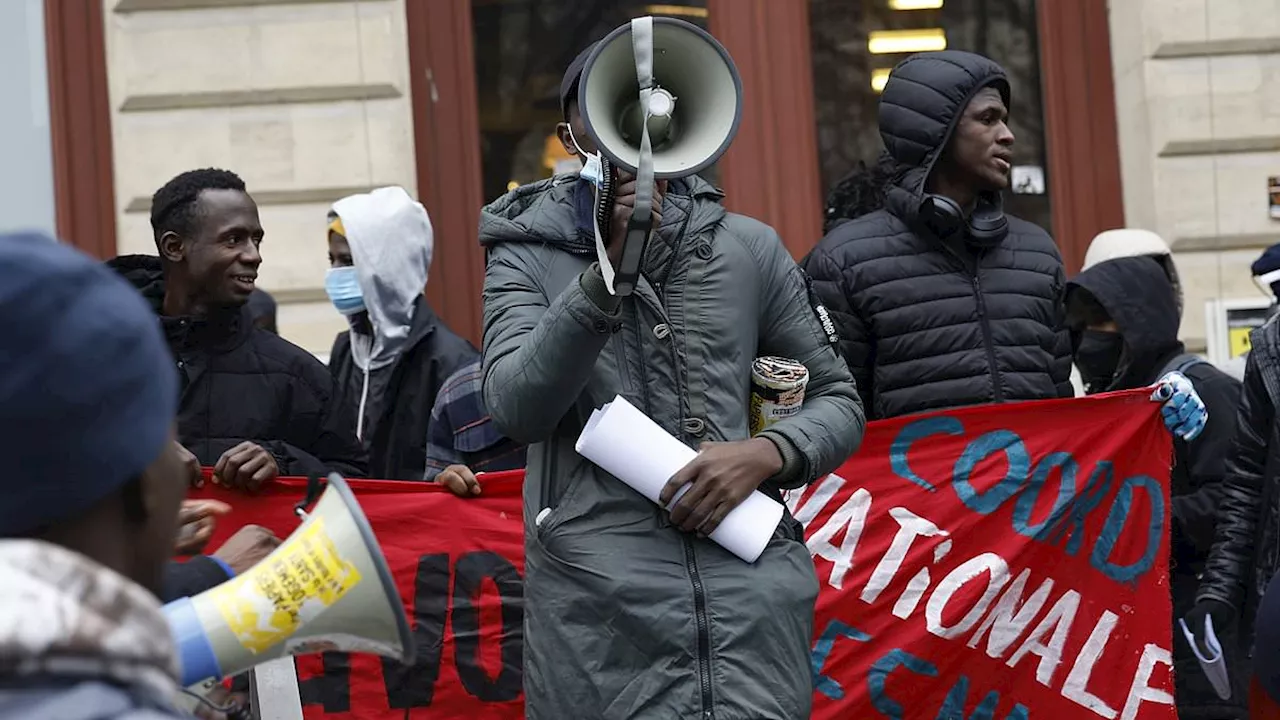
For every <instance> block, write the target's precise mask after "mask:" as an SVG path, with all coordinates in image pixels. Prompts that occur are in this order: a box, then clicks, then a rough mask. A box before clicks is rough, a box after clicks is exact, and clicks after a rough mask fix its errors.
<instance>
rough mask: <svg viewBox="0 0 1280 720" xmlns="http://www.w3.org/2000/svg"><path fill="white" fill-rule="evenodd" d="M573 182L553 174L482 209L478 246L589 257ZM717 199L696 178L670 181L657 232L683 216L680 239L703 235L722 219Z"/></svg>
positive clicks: (591, 245)
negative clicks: (543, 247) (531, 245)
mask: <svg viewBox="0 0 1280 720" xmlns="http://www.w3.org/2000/svg"><path fill="white" fill-rule="evenodd" d="M577 181H578V176H577V175H576V174H572V175H557V176H556V177H553V178H548V179H546V180H541V181H539V182H536V183H531V184H529V185H522V186H521V187H518V188H516V189H515V190H512V191H511V192H509V193H507V194H506V195H503V196H502V197H500V198H498V199H497V200H495V201H493V202H492V203H490V204H489V205H486V206H485V207H484V208H482V209H481V210H480V243H481V244H482V245H485V246H491V245H497V244H498V243H503V242H538V243H549V244H552V245H556V246H558V247H561V248H563V249H564V250H565V251H567V252H572V253H577V254H591V255H594V254H595V238H594V237H584V236H583V235H584V234H580V233H579V232H578V209H577V205H576V197H575V195H576V188H577V186H578V182H577ZM723 198H724V193H722V192H721V191H720V190H718V189H716V188H714V187H712V186H711V184H710V183H708V182H707V181H705V180H703V179H702V178H700V177H698V176H696V175H694V176H692V177H687V178H681V179H677V180H672V181H671V183H670V185H668V188H667V195H666V197H665V198H664V201H663V212H662V224H661V225H660V226H659V227H658V230H659V231H660V232H661V231H664V230H670V229H671V228H674V227H676V226H677V225H681V224H684V219H685V217H686V215H687V217H688V225H687V227H686V228H685V230H684V232H685V234H686V235H689V234H696V233H698V232H702V231H705V230H708V229H710V228H712V227H713V226H715V225H716V224H718V223H719V222H720V221H721V220H722V219H724V216H725V210H724V207H723V206H722V205H720V200H721V199H723ZM668 208H672V209H673V210H675V211H674V212H668Z"/></svg>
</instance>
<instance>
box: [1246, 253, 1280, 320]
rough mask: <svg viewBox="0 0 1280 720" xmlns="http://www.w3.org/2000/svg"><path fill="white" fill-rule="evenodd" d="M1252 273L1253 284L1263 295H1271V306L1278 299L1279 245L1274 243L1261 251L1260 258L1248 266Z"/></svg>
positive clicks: (1279, 289)
mask: <svg viewBox="0 0 1280 720" xmlns="http://www.w3.org/2000/svg"><path fill="white" fill-rule="evenodd" d="M1249 270H1250V271H1251V272H1252V273H1253V282H1254V283H1256V284H1257V286H1258V289H1259V290H1261V291H1262V292H1263V293H1264V294H1267V293H1269V294H1270V295H1271V304H1272V305H1275V304H1276V301H1277V299H1280V243H1276V244H1275V245H1272V246H1271V247H1269V248H1267V249H1266V250H1263V251H1262V255H1261V257H1259V258H1258V259H1257V260H1254V261H1253V265H1251V266H1249Z"/></svg>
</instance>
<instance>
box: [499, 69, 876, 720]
mask: <svg viewBox="0 0 1280 720" xmlns="http://www.w3.org/2000/svg"><path fill="white" fill-rule="evenodd" d="M576 84H577V83H576V74H575V73H574V72H573V70H572V68H571V72H570V73H569V75H568V76H567V77H566V87H568V88H569V90H570V92H568V93H566V92H564V91H562V108H563V109H564V110H565V115H566V120H567V121H568V123H570V124H571V129H572V131H573V132H572V137H570V135H569V130H570V125H568V124H566V125H562V126H561V137H562V139H564V140H565V141H566V146H567V149H569V150H570V151H571V152H574V153H575V154H577V150H578V148H579V147H580V146H581V145H584V144H585V141H586V135H585V132H584V131H583V128H582V125H581V120H580V117H579V116H578V114H577V109H576V102H575V101H574V98H573V96H572V92H571V91H572V89H573V88H574V87H576ZM574 138H576V142H575V141H574ZM587 151H588V152H589V151H590V149H588V150H587ZM619 182H620V183H621V185H622V186H621V187H620V188H619V191H618V197H617V200H616V201H615V208H614V213H613V222H612V224H611V227H612V228H614V229H616V228H618V227H622V228H623V229H625V225H626V221H627V219H628V218H629V216H630V213H629V211H630V207H629V204H630V202H632V198H631V197H630V196H631V195H632V194H633V193H634V187H635V183H634V181H628V180H627V178H625V177H623V178H621V179H620V181H619ZM664 189H665V197H664V198H663V200H662V205H661V220H660V222H656V227H657V231H656V232H655V233H654V235H653V238H652V239H651V240H650V242H649V246H648V250H647V252H646V256H645V259H644V262H643V265H642V273H643V277H642V278H641V280H640V282H639V283H638V285H637V288H636V292H635V294H634V295H632V296H630V297H628V298H626V299H620V298H617V297H614V296H612V295H611V294H610V293H609V291H608V290H607V288H606V285H605V281H604V279H603V277H602V275H601V272H600V268H599V265H598V264H597V263H595V262H593V260H594V259H595V247H594V231H593V229H592V222H593V220H592V189H591V186H590V185H589V183H587V182H586V181H583V180H581V179H580V178H578V177H577V176H572V175H570V176H558V177H555V178H552V179H550V180H546V181H542V182H539V183H535V184H533V185H529V186H525V187H521V188H518V189H516V190H514V191H512V192H511V193H509V194H507V195H506V196H504V197H502V198H500V199H499V200H497V201H496V202H494V203H493V204H492V205H490V206H488V207H486V208H485V209H484V211H483V213H482V216H481V227H480V235H481V241H482V242H483V243H484V244H485V246H486V248H487V250H488V268H487V271H486V275H485V285H484V318H485V323H484V326H485V331H484V374H485V377H484V398H485V403H486V406H487V407H488V409H489V412H490V414H491V415H492V417H493V420H494V422H495V423H496V424H497V426H498V427H499V428H500V429H501V430H502V431H503V432H504V433H505V434H506V435H507V436H509V437H511V438H514V439H516V440H519V441H523V442H528V443H531V444H532V446H531V447H530V449H529V463H528V471H527V472H528V475H527V479H526V483H525V491H524V523H525V573H526V574H525V606H524V607H525V636H524V642H525V644H524V653H525V654H524V660H525V675H524V689H525V701H526V713H527V716H528V717H529V718H530V719H531V720H561V719H563V718H661V719H662V720H669V719H670V718H692V717H697V718H706V719H710V718H715V720H745V719H746V718H751V719H752V720H795V719H796V718H805V717H808V716H809V711H810V701H811V696H812V693H813V681H812V677H811V670H810V665H811V663H810V653H809V647H810V640H811V636H812V631H813V605H814V601H815V599H816V596H817V592H818V583H817V578H816V575H815V573H814V568H813V562H812V559H811V558H810V556H809V552H808V550H807V549H806V548H805V545H804V542H803V537H802V534H801V529H800V526H799V524H798V523H796V522H795V521H794V520H793V519H791V518H790V517H789V516H787V517H784V519H783V521H782V522H781V523H780V524H779V526H778V528H776V530H775V531H774V537H773V539H772V540H770V542H769V544H768V546H767V548H766V549H765V551H764V553H763V554H762V555H761V556H760V558H759V560H757V561H756V562H755V563H754V564H747V563H745V562H743V561H742V560H740V559H738V558H737V557H736V556H734V555H731V554H730V553H729V552H728V551H726V550H724V549H722V548H721V547H720V546H718V545H716V544H714V543H713V542H711V541H709V540H706V539H705V538H704V537H702V536H703V535H706V534H709V533H710V531H711V529H712V528H713V527H714V526H715V524H716V523H717V522H718V520H719V519H720V518H722V517H723V514H724V513H726V512H728V510H730V509H732V508H733V507H734V506H735V505H736V504H737V503H739V502H741V501H742V499H743V498H745V497H746V496H747V495H748V494H749V493H750V492H751V491H754V490H756V489H757V487H758V488H759V489H760V490H761V491H763V492H766V493H767V494H769V495H772V496H773V497H775V498H777V497H779V495H780V489H781V488H793V487H798V486H802V485H804V484H805V483H809V482H812V481H813V480H814V479H815V478H817V477H819V476H822V475H824V474H825V473H827V472H828V471H830V470H832V469H833V468H835V467H836V466H837V465H838V464H840V463H841V462H843V461H844V460H845V459H846V458H848V457H849V455H850V454H851V453H852V452H853V451H854V450H855V449H856V448H857V446H858V444H859V442H860V441H861V439H862V434H863V428H864V419H863V414H862V408H861V404H860V402H859V400H858V396H857V393H856V392H855V390H854V386H853V382H852V379H851V377H850V375H849V372H848V369H847V368H846V367H845V364H844V362H843V361H841V359H840V358H839V356H838V355H837V354H836V352H835V349H834V347H833V346H832V345H831V344H830V343H829V341H828V337H827V336H826V335H825V334H824V332H823V329H822V327H821V325H820V323H819V321H818V318H817V315H816V314H815V311H814V308H813V306H812V305H811V303H810V296H809V294H808V293H807V284H806V281H805V278H804V275H803V273H802V272H801V271H800V270H799V268H798V267H797V266H796V264H795V263H794V262H793V261H792V259H791V257H790V256H789V255H788V254H787V251H786V250H785V248H783V246H782V243H781V242H780V241H779V239H778V236H777V234H776V233H775V232H774V231H773V230H772V229H771V228H769V227H768V226H766V225H764V224H762V223H759V222H757V221H755V220H751V219H749V218H746V217H742V216H739V215H734V214H732V213H726V212H725V210H724V208H723V207H721V205H720V203H719V201H720V199H721V197H722V196H721V194H720V193H719V191H717V190H715V189H713V188H712V187H711V186H710V185H708V184H707V183H705V182H703V181H702V180H700V179H698V178H696V177H693V178H689V179H688V180H678V181H677V180H673V181H671V183H670V185H669V186H665V187H664V186H663V185H662V184H660V187H659V188H658V190H659V192H660V193H661V191H662V190H664ZM655 221H656V218H655ZM620 239H621V238H620V237H619V236H618V234H617V233H611V237H610V240H609V244H610V251H611V253H610V255H611V257H613V258H616V257H617V255H616V253H617V250H618V245H619V241H620ZM615 262H616V260H615ZM762 355H780V356H786V357H789V358H794V359H796V360H798V361H800V362H803V363H804V364H805V366H806V367H807V368H808V371H809V384H808V387H807V392H806V395H805V401H804V406H803V408H802V409H801V410H800V411H799V412H798V413H797V414H796V415H794V416H792V417H790V418H787V419H785V420H782V421H780V422H778V423H777V424H775V425H773V426H772V427H771V428H769V429H767V430H765V431H764V432H762V433H760V434H758V435H757V436H756V437H755V438H753V439H748V430H747V419H748V408H747V406H748V395H749V385H750V375H751V371H750V366H751V362H752V360H753V359H754V358H756V357H758V356H762ZM616 395H622V396H623V397H625V398H627V400H629V401H630V402H632V403H633V404H634V405H635V406H636V407H638V408H639V409H641V410H642V411H643V412H645V413H646V414H647V415H648V416H649V417H651V418H653V419H654V421H656V422H657V423H658V424H659V425H661V426H662V427H663V428H665V429H666V430H667V431H668V432H670V433H672V434H673V435H675V436H676V437H678V438H679V439H681V440H682V441H684V442H685V443H687V444H689V445H691V446H694V447H700V453H699V456H698V459H696V460H694V461H693V463H691V465H690V466H689V468H687V469H686V470H685V471H682V473H681V474H680V476H681V477H686V476H687V477H690V478H692V488H691V490H690V491H689V492H688V493H687V494H686V496H685V498H689V497H690V496H695V495H696V496H697V497H698V498H701V502H695V503H685V500H684V499H682V500H681V503H678V504H677V506H676V507H675V508H674V509H673V511H672V512H671V513H670V515H669V514H668V513H667V512H666V511H665V510H662V509H661V508H659V507H658V506H656V505H654V504H653V503H651V502H650V501H649V500H647V499H645V498H644V497H642V496H641V495H639V494H638V493H636V492H634V491H632V490H631V489H630V488H628V487H627V486H626V485H625V484H623V483H622V481H620V480H618V479H617V478H615V477H613V476H611V475H609V474H608V473H606V472H605V471H603V470H601V469H600V468H598V467H596V466H595V465H594V464H592V463H591V462H589V461H587V460H586V459H584V458H583V457H581V456H579V455H578V454H577V453H576V452H575V451H574V441H575V440H576V439H577V437H578V435H579V433H580V432H581V431H582V428H583V426H584V425H585V423H586V421H587V418H588V417H589V416H590V414H591V412H592V410H593V409H594V408H597V407H599V406H601V405H603V404H604V403H607V402H609V401H611V400H613V399H614V397H615V396H616ZM708 441H710V442H708ZM702 443H706V444H702ZM544 510H545V512H544ZM695 529H696V530H698V531H699V534H696V535H695V534H694V533H692V532H687V530H695Z"/></svg>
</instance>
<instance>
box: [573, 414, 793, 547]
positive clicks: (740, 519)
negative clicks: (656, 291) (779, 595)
mask: <svg viewBox="0 0 1280 720" xmlns="http://www.w3.org/2000/svg"><path fill="white" fill-rule="evenodd" d="M574 447H575V449H577V451H578V454H579V455H582V456H583V457H585V458H586V459H588V460H590V461H591V462H593V463H595V464H596V465H599V466H600V467H601V468H603V469H604V470H605V471H606V472H608V473H609V474H611V475H613V476H614V477H616V478H618V479H619V480H621V481H623V482H624V483H626V484H627V485H628V486H630V487H631V489H632V490H635V491H636V492H638V493H640V494H641V495H644V496H645V497H647V498H649V500H651V501H652V502H654V503H657V502H658V496H659V494H660V493H661V492H662V488H663V486H664V485H666V484H667V480H669V479H671V476H672V475H675V474H676V472H677V471H678V470H680V468H683V467H684V466H685V465H688V464H689V462H690V461H691V460H693V459H694V457H696V456H697V454H698V453H697V452H695V451H694V450H693V449H692V448H690V447H689V446H688V445H685V444H684V443H682V442H680V441H679V440H677V439H676V438H674V437H672V436H671V434H670V433H668V432H667V431H666V430H663V429H662V428H661V427H660V426H659V425H658V424H657V423H655V422H654V421H653V420H651V419H649V417H648V416H647V415H645V414H644V413H642V412H640V411H639V410H638V409H636V407H635V406H634V405H632V404H631V403H629V402H627V400H626V399H625V398H623V397H622V396H621V395H619V396H617V397H615V398H614V399H613V402H611V403H606V404H605V406H604V407H602V408H600V409H599V410H595V411H593V412H592V413H591V418H590V419H589V420H587V426H586V427H585V428H583V430H582V434H581V435H579V436H578V442H577V444H576V445H575V446H574ZM688 489H689V486H688V485H686V486H685V487H683V488H681V489H680V491H679V492H678V493H676V496H675V498H674V499H673V500H672V501H671V504H672V505H675V502H676V501H677V500H679V499H680V497H681V496H682V495H684V493H685V491H687V490H688ZM781 519H782V505H781V504H780V503H778V502H776V501H774V500H772V499H771V498H769V497H768V496H767V495H765V494H764V493H762V492H760V491H759V490H756V491H754V492H752V493H751V494H750V495H749V496H747V499H746V500H744V501H743V502H742V504H741V505H739V506H738V507H736V508H734V509H733V510H732V511H730V512H729V514H728V515H727V516H725V518H724V520H723V521H721V522H720V526H719V527H717V528H716V529H715V531H714V532H712V533H711V535H709V537H710V538H711V539H712V540H714V541H715V542H716V543H717V544H718V545H720V547H723V548H724V549H725V550H728V551H729V552H731V553H733V554H734V555H737V556H738V557H740V558H742V559H743V560H745V561H747V562H749V563H753V562H755V561H756V559H757V558H759V557H760V553H763V552H764V548H765V546H766V545H768V544H769V539H770V538H771V537H773V531H774V529H775V528H777V527H778V521H780V520H781Z"/></svg>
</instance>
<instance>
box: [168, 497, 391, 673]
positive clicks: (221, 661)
mask: <svg viewBox="0 0 1280 720" xmlns="http://www.w3.org/2000/svg"><path fill="white" fill-rule="evenodd" d="M298 512H299V514H300V515H302V516H303V517H304V518H305V519H304V522H303V523H302V525H301V526H299V527H298V529H297V530H295V531H294V533H293V534H292V535H290V536H289V539H288V540H285V541H284V542H283V543H282V544H281V545H280V547H278V548H276V549H275V551H273V552H272V553H271V554H270V555H268V556H267V557H266V558H265V559H263V560H262V561H261V562H259V563H258V564H257V565H255V566H254V567H253V568H252V569H250V570H248V571H247V572H245V573H244V574H242V575H240V576H238V577H235V578H233V579H231V580H228V581H227V582H225V583H223V584H221V585H219V586H217V587H215V588H213V589H211V590H207V591H205V592H203V593H201V594H199V595H197V596H195V597H193V598H183V599H182V600H177V601H174V602H171V603H169V604H168V605H166V606H165V607H164V612H165V616H166V617H167V619H168V621H169V627H170V628H171V629H172V630H173V634H174V638H175V639H176V640H177V644H178V655H179V658H180V661H181V664H182V685H184V686H186V687H188V688H193V687H194V688H200V689H201V690H202V691H203V690H205V689H207V688H208V687H210V686H211V685H212V683H214V682H216V681H218V680H221V679H222V678H225V677H230V676H232V675H237V674H239V673H241V672H243V671H245V670H248V669H250V668H252V667H254V666H255V665H259V664H261V663H265V662H267V661H269V660H274V659H276V658H279V657H283V656H286V655H302V654H306V653H315V652H322V651H329V650H337V651H342V652H364V653H374V654H377V655H383V656H386V657H390V658H395V659H397V660H399V661H401V662H405V663H407V662H411V661H412V659H413V653H414V647H413V635H412V634H411V633H410V631H409V621H408V619H407V618H406V617H405V612H404V603H402V602H401V600H400V593H399V592H398V591H397V590H396V585H395V581H394V580H393V578H392V576H391V571H390V570H389V569H388V568H387V561H386V559H385V558H383V556H382V550H381V549H380V548H379V547H378V541H377V540H376V539H375V538H374V536H373V530H371V529H370V527H369V521H368V520H367V519H366V518H365V516H364V511H362V510H361V509H360V505H359V504H358V503H357V502H356V499H355V496H354V495H353V494H352V492H351V488H350V487H348V486H347V483H346V481H344V480H343V479H342V477H341V476H339V475H337V474H331V475H329V482H328V488H327V489H326V490H325V491H324V494H323V495H321V496H320V500H319V502H317V503H316V506H315V509H314V510H312V511H311V513H309V514H307V513H303V512H302V510H301V509H299V511H298ZM201 694H203V692H201Z"/></svg>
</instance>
